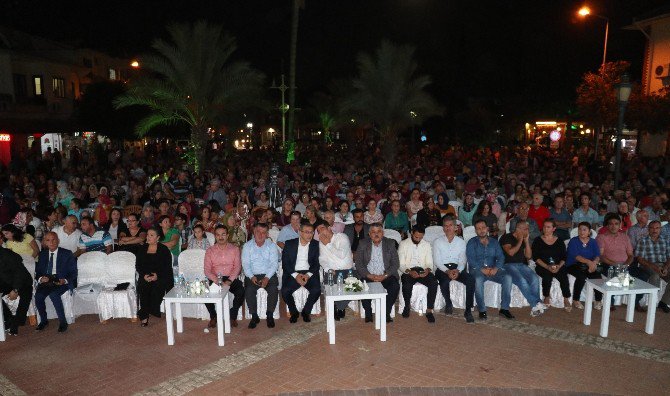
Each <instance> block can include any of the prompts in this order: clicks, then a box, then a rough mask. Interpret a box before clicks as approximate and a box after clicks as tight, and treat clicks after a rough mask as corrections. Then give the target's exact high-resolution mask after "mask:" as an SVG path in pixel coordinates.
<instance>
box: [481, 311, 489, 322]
mask: <svg viewBox="0 0 670 396" xmlns="http://www.w3.org/2000/svg"><path fill="white" fill-rule="evenodd" d="M479 319H480V320H486V319H488V316H487V315H486V311H484V312H480V313H479Z"/></svg>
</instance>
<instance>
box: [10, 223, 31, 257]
mask: <svg viewBox="0 0 670 396" xmlns="http://www.w3.org/2000/svg"><path fill="white" fill-rule="evenodd" d="M2 236H3V237H4V238H5V247H6V248H7V249H9V250H11V251H12V252H14V253H16V254H23V255H26V256H33V257H37V255H39V254H40V248H39V246H37V242H35V238H33V237H32V235H30V234H28V233H25V232H23V231H21V230H20V229H19V228H18V227H17V226H15V225H14V224H5V225H4V226H2Z"/></svg>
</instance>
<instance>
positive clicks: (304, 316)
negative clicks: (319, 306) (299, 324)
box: [302, 312, 312, 323]
mask: <svg viewBox="0 0 670 396" xmlns="http://www.w3.org/2000/svg"><path fill="white" fill-rule="evenodd" d="M302 320H303V321H304V322H305V323H309V322H311V321H312V318H311V317H310V316H309V314H308V313H307V312H303V313H302Z"/></svg>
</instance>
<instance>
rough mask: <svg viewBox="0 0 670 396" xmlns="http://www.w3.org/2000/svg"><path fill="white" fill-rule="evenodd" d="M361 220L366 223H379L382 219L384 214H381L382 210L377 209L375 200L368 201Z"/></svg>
mask: <svg viewBox="0 0 670 396" xmlns="http://www.w3.org/2000/svg"><path fill="white" fill-rule="evenodd" d="M363 221H364V222H365V223H366V224H374V223H381V222H383V221H384V216H383V215H382V212H381V211H380V210H379V209H377V201H375V200H374V199H371V200H369V201H368V210H366V211H365V215H364V216H363Z"/></svg>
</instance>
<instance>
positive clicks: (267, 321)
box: [265, 314, 275, 329]
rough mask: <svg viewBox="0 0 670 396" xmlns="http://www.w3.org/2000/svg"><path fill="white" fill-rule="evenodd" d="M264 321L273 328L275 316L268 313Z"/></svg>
mask: <svg viewBox="0 0 670 396" xmlns="http://www.w3.org/2000/svg"><path fill="white" fill-rule="evenodd" d="M265 322H266V323H267V325H268V327H269V328H271V329H272V328H274V327H275V318H273V317H272V314H268V318H267V319H265Z"/></svg>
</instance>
